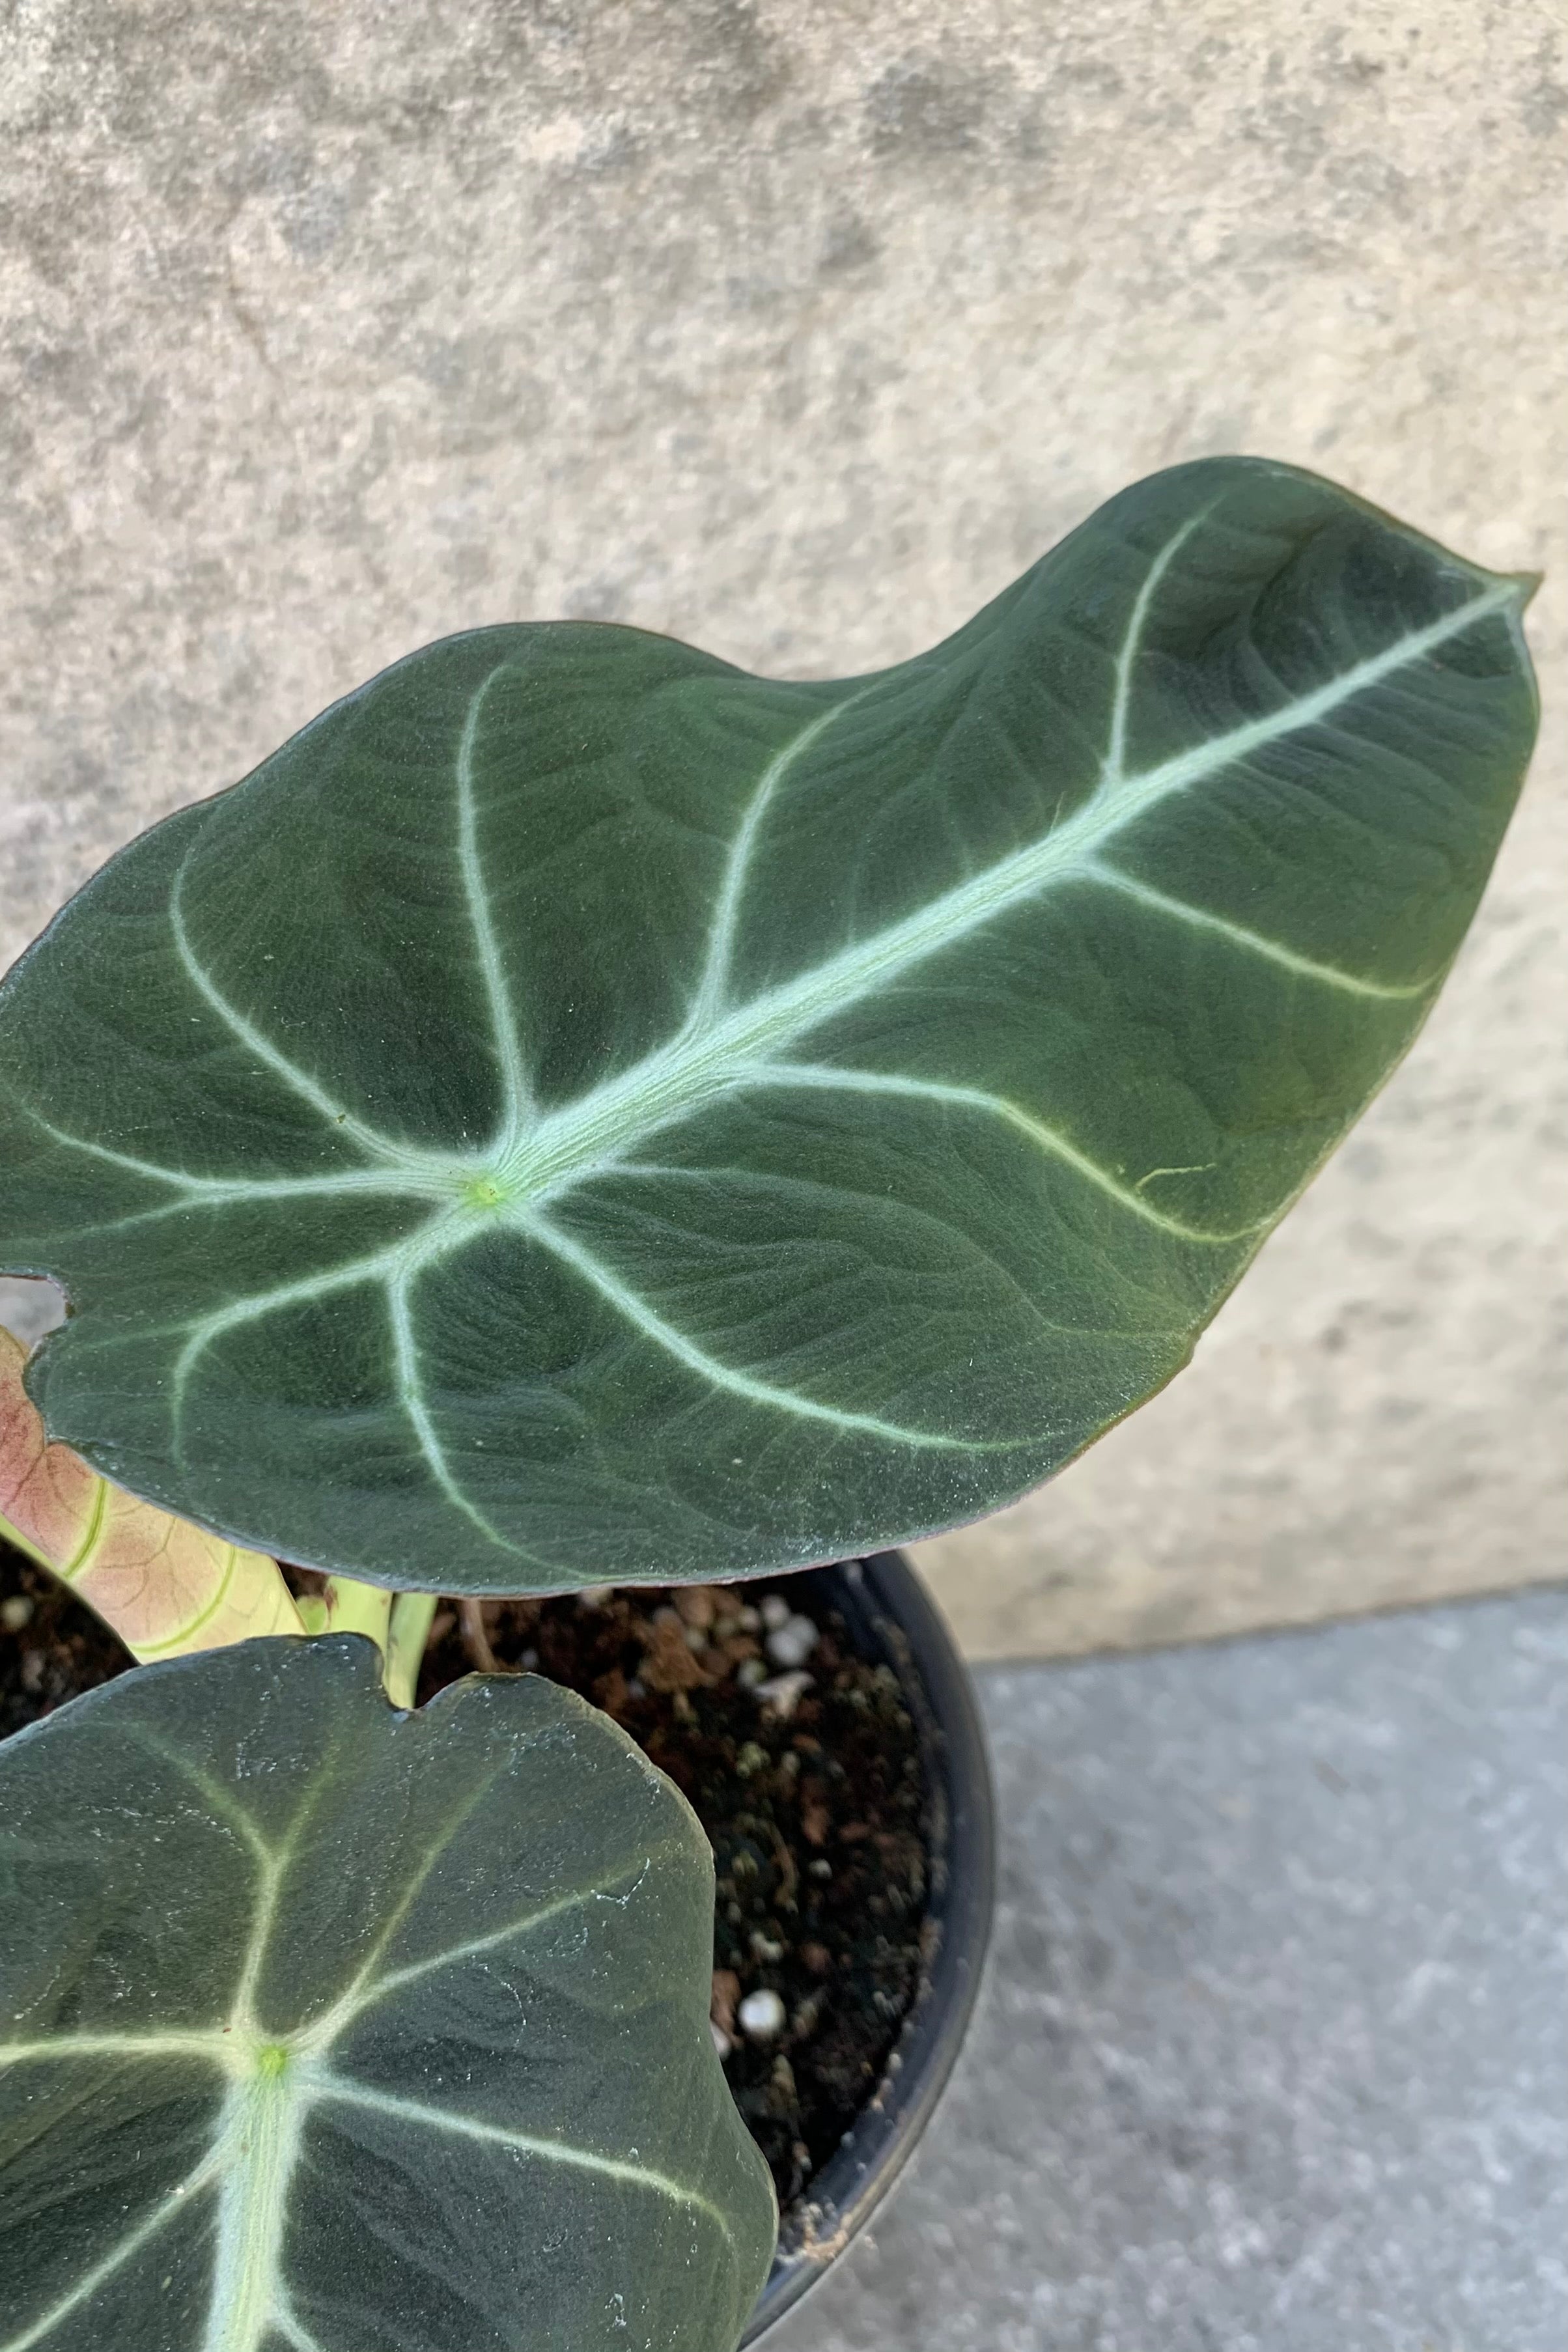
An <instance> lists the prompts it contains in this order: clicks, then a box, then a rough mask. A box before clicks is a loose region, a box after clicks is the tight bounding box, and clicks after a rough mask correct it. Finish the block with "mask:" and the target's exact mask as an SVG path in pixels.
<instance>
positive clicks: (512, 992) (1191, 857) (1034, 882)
mask: <svg viewBox="0 0 1568 2352" xmlns="http://www.w3.org/2000/svg"><path fill="white" fill-rule="evenodd" d="M1525 593H1526V586H1525V583H1520V582H1519V581H1516V580H1510V579H1502V578H1498V577H1495V576H1493V575H1492V574H1490V573H1487V572H1479V571H1477V570H1476V569H1475V568H1474V567H1473V566H1471V565H1469V564H1467V563H1463V562H1459V561H1458V559H1457V558H1455V557H1452V556H1449V555H1447V554H1445V553H1444V552H1443V551H1442V550H1441V549H1439V548H1436V547H1435V546H1434V545H1433V544H1432V543H1431V542H1430V541H1426V540H1423V539H1420V538H1418V537H1417V536H1416V535H1415V534H1414V533H1413V532H1411V531H1409V530H1405V529H1404V528H1402V527H1401V526H1400V525H1399V524H1397V523H1394V522H1393V521H1391V520H1389V519H1388V518H1387V517H1385V516H1383V515H1381V514H1378V513H1377V512H1375V511H1374V510H1373V509H1370V508H1368V507H1366V506H1365V505H1363V504H1362V503H1360V502H1359V501H1358V500H1356V499H1352V498H1350V497H1348V496H1346V495H1345V494H1344V493H1342V491H1339V490H1337V489H1335V488H1332V487H1331V486H1330V485H1329V484H1327V483H1324V482H1321V481H1319V480H1317V479H1315V478H1312V477H1310V476H1308V475H1304V474H1300V473H1297V472H1294V471H1292V470H1290V469H1289V468H1287V467H1279V466H1273V465H1268V464H1264V463H1261V462H1258V461H1253V460H1246V459H1215V460H1211V461H1205V462H1204V463H1202V464H1198V465H1193V466H1186V467H1178V468H1176V469H1175V470H1174V471H1173V472H1170V473H1167V474H1163V475H1159V476H1156V477H1155V478H1153V479H1152V480H1151V481H1147V482H1144V483H1142V484H1140V485H1139V486H1137V487H1136V488H1132V489H1130V490H1128V491H1126V492H1125V493H1124V494H1123V495H1122V496H1121V497H1120V498H1117V499H1113V500H1112V501H1111V502H1110V505H1109V506H1107V507H1106V508H1104V509H1102V510H1101V511H1100V513H1099V514H1098V515H1097V516H1095V517H1094V519H1093V520H1091V521H1090V522H1089V523H1088V524H1086V525H1085V526H1084V528H1083V529H1082V530H1079V531H1077V532H1076V533H1074V535H1073V536H1072V537H1071V538H1070V539H1068V541H1065V542H1064V543H1063V545H1062V546H1060V547H1059V548H1058V549H1057V550H1056V551H1054V552H1053V553H1052V554H1050V555H1048V556H1047V557H1046V558H1045V559H1044V560H1043V561H1042V562H1040V563H1038V564H1037V565H1036V567H1035V568H1034V570H1033V571H1031V572H1026V574H1025V576H1024V577H1023V578H1022V579H1021V580H1019V581H1018V582H1016V584H1015V585H1014V586H1013V587H1011V588H1009V589H1007V590H1006V591H1005V593H1004V594H1002V595H1001V596H1000V597H998V598H997V600H996V601H995V603H994V604H991V605H989V606H987V607H986V609H985V610H984V612H983V613H981V614H979V615H978V617H977V618H976V619H974V620H973V621H972V622H971V623H970V624H969V625H968V626H967V627H965V628H963V629H961V630H960V631H959V633H958V634H957V635H956V636H953V637H952V638H950V639H948V640H947V642H946V643H945V644H943V645H941V646H938V647H937V648H936V649H935V650H934V651H933V652H931V653H929V654H924V655H921V656H919V657H918V658H916V659H914V660H911V661H909V662H906V663H904V664H902V665H900V667H897V668H894V669H890V670H887V671H883V672H881V673H879V674H878V675H877V676H874V677H860V678H855V679H850V680H847V681H844V682H840V683H836V684H815V683H814V684H782V683H778V682H775V681H771V680H767V679H762V678H755V677H747V676H745V675H743V674H742V673H741V672H740V671H737V670H735V669H733V668H731V667H729V666H727V665H726V664H725V663H723V662H721V661H717V660H714V659H712V658H711V657H710V656H708V655H705V654H701V653H698V652H694V651H693V650H692V649H691V648H689V646H681V645H677V644H674V643H672V642H670V641H668V640H667V639H664V638H659V637H654V636H647V635H640V634H639V633H637V632H636V631H633V630H629V629H620V628H605V627H597V626H593V625H576V624H560V625H545V626H530V627H510V628H496V629H486V630H480V631H478V632H476V633H474V634H473V635H467V636H461V637H455V638H451V639H448V640H447V642H445V643H443V644H441V645H437V646H431V647H429V648H427V649H426V651H425V652H423V653H420V654H416V655H415V656H412V657H411V658H410V659H409V660H407V661H405V662H403V663H400V664H399V665H398V666H397V667H395V668H394V669H391V670H389V671H387V672H386V673H385V675H384V676H383V677H379V678H377V679H375V680H374V681H373V683H372V684H371V685H369V686H367V687H365V688H363V689H362V691H361V692H359V693H358V694H355V695H353V696H351V697H350V698H348V699H347V700H346V701H344V702H342V703H340V704H338V705H337V706H336V707H335V708H333V709H331V710H330V711H328V712H327V713H326V714H325V716H324V717H322V718H321V719H318V720H317V721H316V722H315V723H314V725H312V726H310V727H308V728H307V729H305V730H304V731H303V732H302V733H301V734H300V735H299V736H297V737H295V739H294V740H292V741H291V742H289V743H288V744H287V745H285V747H284V748H283V750H282V751H279V752H278V753H277V755H276V756H275V757H274V758H273V759H271V760H269V761H267V762H266V764H265V765H264V766H263V767H261V768H259V769H258V771H257V772H256V773H255V774H254V775H252V776H251V777H249V778H248V779H247V781H246V782H244V783H242V784H239V785H237V786H236V787H235V788H234V789H233V790H232V791H230V792H228V793H224V794H221V795H219V796H218V797H217V798H216V799H215V800H212V801H208V802H205V803H202V804H201V805H199V806H196V807H193V808H190V809H186V810H184V811H183V812H182V813H181V814H178V815H176V816H174V817H173V818H171V819H170V820H169V821H168V822H167V823H166V824H163V825H160V826H158V827H157V828H156V829H155V830H154V831H153V832H152V833H150V834H148V835H145V836H144V837H143V838H142V840H140V841H138V842H136V843H133V844H132V846H131V847H130V848H129V849H127V850H125V851H124V852H122V853H121V856H118V857H116V858H115V859H114V860H113V861H112V862H111V863H110V865H109V866H107V867H106V868H105V869H104V871H103V872H102V873H101V874H100V876H99V877H97V879H96V880H95V881H93V882H92V883H90V884H89V887H87V889H85V890H84V891H83V892H82V893H81V895H80V896H79V898H77V899H75V900H74V901H73V902H72V904H71V905H70V906H69V907H68V908H67V909H66V911H65V912H64V914H62V915H61V916H60V917H59V918H58V919H57V921H56V922H55V924H54V925H53V926H52V927H51V929H50V930H49V931H48V932H47V934H46V936H45V938H44V939H43V940H42V941H40V942H39V944H38V945H37V947H36V948H35V949H34V950H32V951H31V952H30V953H29V954H28V956H26V958H25V959H24V960H23V961H22V962H21V963H20V964H19V965H18V966H17V968H16V971H15V972H14V973H13V974H12V976H11V978H10V979H9V981H8V982H6V983H5V988H4V991H3V992H0V1080H3V1089H4V1091H3V1097H0V1101H3V1108H0V1164H3V1165H4V1168H5V1175H4V1178H3V1179H0V1186H3V1190H0V1263H3V1264H5V1265H7V1266H10V1267H14V1268H15V1269H16V1270H17V1271H26V1272H39V1273H47V1274H51V1275H53V1276H56V1277H57V1278H58V1280H60V1281H61V1282H63V1283H64V1285H65V1286H66V1287H67V1290H68V1293H69V1295H70V1297H71V1299H72V1301H73V1304H74V1307H75V1309H76V1313H75V1318H74V1320H73V1321H72V1322H71V1323H70V1324H69V1325H68V1327H67V1328H65V1329H64V1331H62V1332H61V1333H59V1334H58V1335H57V1336H56V1337H54V1338H52V1339H49V1340H47V1342H46V1343H45V1345H44V1347H43V1349H42V1350H41V1351H40V1353H39V1355H38V1356H37V1359H36V1360H35V1362H34V1364H33V1366H32V1367H31V1369H30V1371H29V1382H30V1385H31V1388H32V1391H33V1393H34V1395H35V1396H36V1398H37V1401H38V1402H39V1404H40V1405H41V1407H42V1408H43V1411H44V1412H45V1414H46V1417H47V1423H48V1427H49V1429H50V1432H51V1433H53V1434H55V1435H58V1436H59V1437H61V1438H63V1439H65V1440H66V1441H67V1442H68V1444H71V1445H73V1446H75V1447H76V1448H77V1449H78V1450H79V1452H80V1453H82V1454H85V1455H86V1456H87V1458H88V1459H89V1461H90V1462H92V1463H93V1464H94V1465H96V1466H97V1467H98V1468H100V1470H102V1471H104V1472H105V1473H106V1474H107V1475H109V1476H110V1477H112V1478H114V1479H117V1480H119V1481H120V1482H121V1483H122V1484H124V1485H126V1486H130V1487H132V1489H133V1490H134V1491H135V1492H137V1493H139V1494H142V1495H145V1496H149V1497H150V1498H152V1499H153V1500H154V1501H157V1502H159V1503H161V1504H162V1505H163V1506H164V1507H167V1508H169V1509H171V1510H174V1511H178V1512H181V1513H183V1514H184V1515H185V1516H187V1517H193V1518H195V1519H197V1520H199V1521H201V1522H202V1523H203V1524H204V1525H206V1526H209V1527H212V1528H216V1529H217V1530H219V1531H221V1532H223V1533H225V1534H227V1535H230V1536H232V1537H234V1538H237V1539H238V1540H240V1541H243V1542H245V1543H247V1544H251V1545H255V1546H258V1547H259V1548H261V1549H266V1550H268V1551H271V1552H274V1553H277V1554H279V1555H280V1556H282V1557H284V1558H288V1559H297V1560H301V1561H306V1562H311V1563H315V1564H318V1565H321V1566H323V1567H329V1568H337V1569H342V1570H349V1571H350V1572H352V1573H353V1574H355V1575H359V1576H363V1577H368V1578H371V1579H373V1580H380V1581H383V1582H385V1583H391V1584H402V1585H409V1584H415V1585H425V1586H427V1587H428V1586H435V1587H437V1588H438V1589H448V1590H449V1589H453V1588H462V1589H465V1590H468V1591H519V1590H525V1589H549V1588H552V1587H560V1586H565V1585H570V1584H572V1583H574V1582H583V1581H598V1580H606V1579H608V1580H620V1581H627V1580H636V1579H637V1578H662V1577H671V1578H679V1579H689V1578H698V1577H704V1576H710V1575H714V1576H729V1575H733V1574H736V1573H745V1572H746V1571H748V1570H760V1569H764V1568H777V1567H781V1566H789V1565H795V1564H799V1563H804V1562H805V1561H809V1560H813V1559H824V1558H828V1557H833V1556H835V1555H841V1554H844V1553H849V1552H854V1551H857V1550H863V1549H866V1548H867V1547H868V1546H869V1545H872V1544H876V1543H882V1542H888V1541H890V1540H894V1539H898V1538H906V1537H910V1536H913V1535H917V1534H920V1533H921V1532H925V1531H929V1530H931V1529H933V1528H940V1527H942V1526H944V1525H950V1524H952V1523H953V1522H954V1521H957V1520H960V1519H963V1518H965V1517H972V1516H973V1515H975V1514H978V1513H980V1512H983V1511H985V1510H988V1509H990V1508H991V1507H994V1505H996V1504H999V1503H1002V1502H1005V1501H1007V1500H1009V1499H1010V1498H1011V1497H1013V1496H1016V1495H1018V1494H1019V1493H1021V1492H1022V1491H1023V1490H1024V1489H1025V1488H1026V1487H1027V1486H1031V1485H1033V1484H1034V1483H1035V1482H1037V1480H1039V1479H1041V1478H1043V1477H1045V1476H1047V1475H1048V1474H1049V1473H1051V1472H1052V1471H1054V1470H1056V1469H1058V1468H1059V1467H1060V1465H1062V1464H1063V1463H1065V1462H1066V1461H1068V1459H1069V1458H1070V1457H1071V1455H1073V1454H1075V1453H1077V1452H1078V1451H1079V1449H1080V1448H1081V1447H1083V1446H1084V1445H1086V1444H1088V1443H1089V1441H1090V1440H1091V1439H1092V1438H1094V1437H1095V1436H1097V1435H1098V1434H1099V1433H1100V1432H1101V1431H1103V1430H1104V1429H1105V1428H1107V1427H1108V1426H1109V1425H1110V1423H1112V1422H1114V1421H1116V1420H1117V1419H1119V1418H1120V1417H1121V1415H1122V1414H1123V1413H1125V1412H1128V1411H1129V1410H1130V1409H1131V1407H1132V1406H1134V1405H1135V1404H1137V1403H1138V1402H1140V1401H1141V1400H1142V1399H1143V1398H1144V1397H1147V1396H1148V1395H1150V1394H1151V1393H1152V1391H1154V1390H1156V1389H1158V1388H1159V1387H1160V1386H1161V1385H1162V1384H1163V1382H1164V1381H1167V1380H1168V1379H1169V1378H1170V1377H1171V1375H1172V1373H1173V1372H1174V1371H1175V1370H1177V1369H1178V1368H1179V1367H1180V1366H1181V1365H1182V1364H1183V1363H1184V1362H1185V1360H1187V1357H1188V1356H1189V1354H1190V1353H1191V1350H1192V1348H1193V1345H1194V1340H1195V1339H1196V1336H1197V1334H1198V1333H1199V1332H1200V1331H1201V1330H1202V1329H1203V1328H1204V1326H1205V1323H1206V1322H1207V1321H1208V1319H1209V1318H1210V1317H1211V1316H1212V1315H1213V1314H1214V1312H1215V1308H1216V1307H1217V1306H1218V1305H1219V1303H1220V1301H1221V1300H1222V1299H1223V1298H1224V1297H1225V1296H1226V1292H1227V1291H1228V1290H1229V1288H1230V1287H1231V1286H1232V1285H1233V1284H1234V1283H1235V1282H1236V1280H1237V1277H1238V1276H1239V1275H1240V1273H1241V1271H1242V1270H1243V1268H1244V1267H1245V1266H1246V1265H1247V1261H1248V1260H1249V1258H1250V1257H1251V1256H1252V1255H1253V1253H1254V1252H1255V1251H1256V1249H1257V1248H1258V1244H1259V1243H1260V1242H1261V1240H1262V1239H1263V1237H1264V1236H1265V1234H1267V1233H1268V1230H1269V1228H1270V1227H1271V1226H1272V1225H1273V1224H1274V1223H1275V1222H1276V1220H1277V1219H1278V1218H1279V1216H1280V1214H1281V1213H1283V1211H1284V1210H1285V1209H1286V1208H1287V1207H1288V1206H1289V1202H1291V1201H1292V1200H1293V1199H1294V1198H1295V1196H1296V1194H1297V1193H1298V1192H1300V1189H1301V1187H1302V1186H1303V1185H1304V1184H1305V1183H1306V1182H1307V1181H1309V1179H1310V1177H1311V1175H1312V1174H1313V1172H1314V1171H1315V1170H1316V1169H1317V1168H1318V1167H1319V1166H1320V1165H1321V1161H1322V1160H1323V1159H1324V1157H1325V1156H1326V1155H1327V1154H1328V1153H1329V1152H1330V1151H1331V1150H1333V1148H1334V1146H1335V1145H1336V1144H1337V1143H1338V1142H1339V1140H1340V1139H1341V1138H1342V1136H1343V1135H1344V1133H1345V1131H1346V1129H1347V1128H1348V1127H1349V1126H1350V1124H1351V1123H1352V1120H1353V1119H1354V1118H1356V1116H1357V1114H1358V1113H1359V1111H1360V1110H1361V1109H1362V1108H1363V1106H1364V1105H1365V1103H1366V1102H1367V1100H1368V1098H1369V1097H1370V1096H1371V1095H1372V1094H1373V1093H1374V1092H1375V1090H1376V1088H1377V1087H1379V1086H1380V1085H1381V1084H1382V1082H1383V1080H1384V1078H1385V1077H1386V1076H1387V1075H1388V1073H1389V1071H1390V1070H1391V1069H1392V1068H1393V1066H1394V1064H1395V1063H1396V1062H1397V1061H1398V1059H1399V1058H1400V1056H1401V1055H1402V1054H1403V1053H1404V1052H1405V1049H1406V1047H1407V1046H1408V1045H1409V1044H1410V1041H1411V1039H1412V1037H1413V1036H1414V1035H1415V1032H1416V1030H1417V1028H1418V1027H1419V1025H1420V1024H1421V1022H1422V1020H1423V1018H1424V1017H1425V1015H1426V1012H1427V1010H1428V1008H1429V1007H1430V1005H1431V1003H1432V1001H1433V998H1434V995H1435V993H1436V990H1437V988H1438V987H1439V985H1440V983H1441V982H1442V980H1443V977H1444V974H1445V972H1446V971H1447V968H1448V965H1449V963H1450V961H1451V960H1452V958H1453V956H1454V953H1455V951H1456V950H1457V948H1458V944H1459V941H1460V940H1461V938H1462V937H1463V934H1464V931H1465V927H1466V925H1467V924H1468V921H1469V919H1470V916H1471V914H1472V913H1473V911H1474V908H1475V906H1476V902H1477V899H1478V898H1479V893H1480V890H1481V887H1482V886H1483V884H1484V882H1485V880H1486V877H1487V873H1488V869H1489V866H1490V864H1491V860H1492V856H1493V855H1494V853H1495V851H1496V848H1497V845H1498V842H1499V840H1500V835H1501V833H1502V830H1503V827H1504V824H1506V822H1507V819H1508V816H1509V813H1510V809H1511V807H1512V805H1513V802H1514V798H1515V795H1516V793H1517V791H1518V788H1519V784H1520V781H1521V775H1522V773H1523V770H1524V764H1525V761H1526V759H1527V756H1528V753H1529V750H1530V745H1531V738H1532V733H1533V728H1534V698H1533V692H1532V686H1531V676H1530V669H1529V664H1528V660H1527V657H1526V655H1525V652H1524V648H1523V640H1522V636H1521V630H1520V625H1519V614H1520V609H1521V604H1522V602H1523V598H1524V594H1525Z"/></svg>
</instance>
